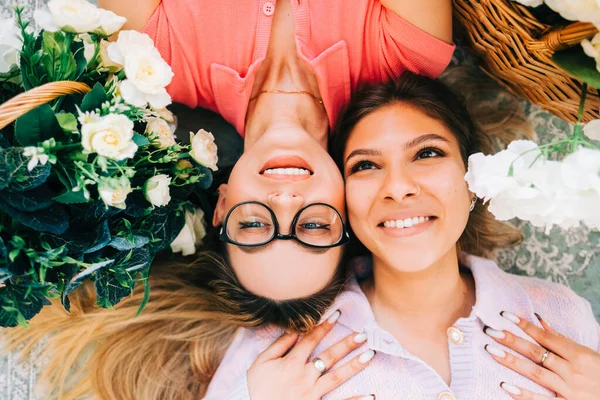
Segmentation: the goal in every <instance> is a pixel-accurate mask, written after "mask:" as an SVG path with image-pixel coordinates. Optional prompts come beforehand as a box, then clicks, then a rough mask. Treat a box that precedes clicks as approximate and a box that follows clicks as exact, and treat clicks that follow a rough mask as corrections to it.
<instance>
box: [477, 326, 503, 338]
mask: <svg viewBox="0 0 600 400" xmlns="http://www.w3.org/2000/svg"><path fill="white" fill-rule="evenodd" d="M483 331H484V332H485V334H486V335H488V336H490V337H493V338H494V339H504V338H505V337H506V334H505V333H504V332H502V331H497V330H495V329H492V328H490V327H489V326H486V327H485V329H484V330H483Z"/></svg>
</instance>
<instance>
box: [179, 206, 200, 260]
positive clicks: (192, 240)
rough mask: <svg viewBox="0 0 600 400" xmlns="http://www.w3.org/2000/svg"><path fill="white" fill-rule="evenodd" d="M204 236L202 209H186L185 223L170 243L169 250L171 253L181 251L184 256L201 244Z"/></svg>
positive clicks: (192, 252) (193, 251)
mask: <svg viewBox="0 0 600 400" xmlns="http://www.w3.org/2000/svg"><path fill="white" fill-rule="evenodd" d="M205 236H206V227H205V225H204V211H202V210H201V209H200V208H197V209H196V210H195V211H194V213H192V212H190V211H188V210H186V212H185V225H184V226H183V228H182V229H181V231H180V232H179V235H177V237H176V238H175V240H173V242H172V243H171V250H172V251H173V253H179V252H181V254H182V255H184V256H189V255H191V254H194V253H195V252H196V247H197V246H200V245H201V244H202V239H203V238H204V237H205Z"/></svg>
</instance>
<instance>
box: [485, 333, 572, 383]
mask: <svg viewBox="0 0 600 400" xmlns="http://www.w3.org/2000/svg"><path fill="white" fill-rule="evenodd" d="M483 331H484V332H485V333H486V335H488V336H489V337H491V338H492V339H494V340H495V341H496V342H498V343H502V344H503V345H505V346H506V347H509V348H511V349H513V350H515V351H516V352H517V353H519V354H521V355H523V356H525V357H527V358H529V359H530V360H531V361H533V362H534V363H536V364H540V363H541V361H542V360H543V359H544V353H545V352H546V349H545V348H543V347H540V346H538V345H536V344H534V343H531V342H530V341H528V340H525V339H522V338H520V337H518V336H515V335H513V334H512V333H510V332H507V331H497V330H495V329H492V328H490V327H489V326H486V327H485V328H484V329H483ZM543 367H545V368H547V369H549V370H550V371H553V372H556V373H557V374H558V375H559V376H561V377H565V376H567V374H568V373H569V369H568V368H569V365H568V363H567V362H566V361H565V360H563V359H562V358H560V357H559V356H557V355H556V354H554V353H552V352H549V353H548V356H547V357H546V359H545V360H544V364H543Z"/></svg>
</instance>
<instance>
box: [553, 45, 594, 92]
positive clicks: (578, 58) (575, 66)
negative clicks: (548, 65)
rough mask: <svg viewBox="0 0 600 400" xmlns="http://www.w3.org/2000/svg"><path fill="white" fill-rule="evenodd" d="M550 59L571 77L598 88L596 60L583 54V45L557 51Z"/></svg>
mask: <svg viewBox="0 0 600 400" xmlns="http://www.w3.org/2000/svg"><path fill="white" fill-rule="evenodd" d="M552 61H554V62H555V63H556V64H558V66H559V67H561V68H562V69H564V70H565V71H567V72H568V73H569V74H570V75H572V76H573V77H575V78H577V79H580V80H582V81H583V82H585V83H587V84H588V85H590V86H592V87H594V88H596V89H600V71H598V69H597V68H596V61H595V60H594V59H593V58H591V57H589V56H588V55H587V54H585V52H584V51H583V47H581V46H574V47H571V48H570V49H567V50H563V51H558V52H556V53H554V55H553V56H552Z"/></svg>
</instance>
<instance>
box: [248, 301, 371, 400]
mask: <svg viewBox="0 0 600 400" xmlns="http://www.w3.org/2000/svg"><path fill="white" fill-rule="evenodd" d="M339 316H340V313H339V311H336V312H335V313H334V314H333V315H332V316H331V317H330V318H329V319H328V320H327V321H326V322H324V323H322V324H321V325H319V326H318V327H316V328H315V329H314V330H313V331H312V332H310V333H309V334H308V335H306V336H304V337H303V338H302V340H300V341H299V342H297V339H298V334H296V333H286V334H284V335H282V336H281V337H280V338H279V339H277V341H275V343H273V344H272V345H271V346H269V348H268V349H267V350H265V351H264V352H263V353H261V354H260V355H259V356H258V357H257V359H256V361H254V364H252V366H251V367H250V369H249V370H248V375H247V377H248V389H249V392H250V397H251V398H252V400H272V399H290V400H292V399H293V400H317V399H320V398H321V397H322V396H324V395H326V394H327V393H329V392H330V391H332V390H333V389H335V388H336V387H338V386H339V385H341V384H342V383H344V382H345V381H347V380H348V379H349V378H351V377H353V376H354V375H356V374H357V373H358V372H359V371H360V370H362V369H363V368H364V367H365V366H366V365H367V364H368V363H369V361H371V359H372V358H373V356H374V355H375V352H374V351H373V350H367V351H365V352H364V353H362V354H361V355H360V356H357V357H355V358H354V359H352V360H350V361H349V362H347V363H345V364H344V365H342V366H339V367H337V368H335V369H331V368H332V367H333V366H334V365H335V364H336V363H337V362H338V361H340V360H341V359H342V358H344V356H346V355H347V354H349V353H350V352H351V351H352V350H355V349H357V348H359V347H360V346H362V344H363V343H364V342H365V341H366V339H367V337H366V335H365V334H360V333H359V334H353V335H350V336H347V337H346V338H345V339H343V340H341V341H340V342H338V343H336V344H334V345H333V346H331V347H330V348H328V349H327V350H325V351H323V352H322V353H321V354H319V355H318V356H317V357H316V358H315V359H312V360H311V359H309V357H310V355H311V354H312V352H313V351H314V350H315V348H316V347H317V345H318V344H319V342H320V341H321V340H322V339H323V338H324V337H325V335H326V334H327V333H328V332H329V331H330V330H331V328H332V327H333V325H334V324H335V322H336V321H337V319H338V318H339ZM315 360H321V361H322V364H321V363H320V362H318V361H317V362H316V363H315ZM319 364H321V365H322V366H324V368H325V369H324V371H323V372H321V371H319V369H318V368H317V366H319ZM363 399H364V400H374V399H375V396H373V395H371V396H358V397H354V398H352V400H363ZM349 400H351V399H349Z"/></svg>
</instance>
